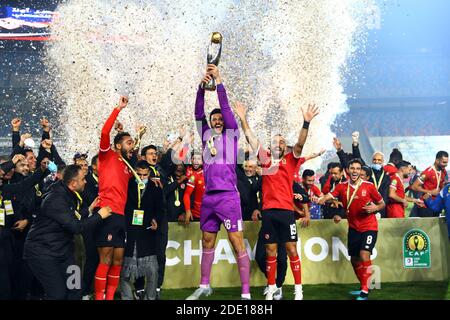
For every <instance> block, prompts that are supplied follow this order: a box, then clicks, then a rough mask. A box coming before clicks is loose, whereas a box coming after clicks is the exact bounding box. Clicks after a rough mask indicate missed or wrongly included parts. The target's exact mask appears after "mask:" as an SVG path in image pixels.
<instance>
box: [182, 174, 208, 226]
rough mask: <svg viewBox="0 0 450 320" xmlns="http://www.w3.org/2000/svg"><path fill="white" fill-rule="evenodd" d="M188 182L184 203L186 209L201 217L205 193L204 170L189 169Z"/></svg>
mask: <svg viewBox="0 0 450 320" xmlns="http://www.w3.org/2000/svg"><path fill="white" fill-rule="evenodd" d="M187 177H188V183H187V184H186V190H185V191H184V196H183V203H184V208H185V210H186V211H188V210H191V212H192V215H193V216H194V218H200V207H201V205H202V199H203V194H204V193H205V178H204V176H203V170H202V169H200V170H193V169H190V170H188V171H187ZM192 193H194V203H193V204H192V208H191V194H192Z"/></svg>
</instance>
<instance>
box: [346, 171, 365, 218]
mask: <svg viewBox="0 0 450 320" xmlns="http://www.w3.org/2000/svg"><path fill="white" fill-rule="evenodd" d="M361 184H362V179H361V178H359V182H358V184H357V185H356V188H355V191H354V192H353V194H352V197H351V198H350V180H349V181H348V185H347V212H348V211H349V208H350V205H351V204H352V202H353V200H354V199H355V196H356V193H357V192H358V190H359V187H360V186H361Z"/></svg>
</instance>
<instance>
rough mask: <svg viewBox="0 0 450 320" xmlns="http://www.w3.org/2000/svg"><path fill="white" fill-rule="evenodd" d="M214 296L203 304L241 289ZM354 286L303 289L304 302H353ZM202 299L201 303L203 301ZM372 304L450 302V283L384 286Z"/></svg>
mask: <svg viewBox="0 0 450 320" xmlns="http://www.w3.org/2000/svg"><path fill="white" fill-rule="evenodd" d="M195 289H196V288H191V289H163V290H162V295H161V299H163V300H184V299H186V298H187V297H188V296H189V295H190V294H191V293H192V292H193V291H194V290H195ZM213 289H214V293H213V294H212V295H211V296H209V297H206V298H203V299H204V300H238V299H240V288H213ZM263 289H264V288H263V287H253V288H251V293H252V299H253V300H263V299H264V296H263V295H262V292H263ZM357 289H358V288H357V286H356V285H355V284H320V285H304V287H303V294H304V299H305V300H351V299H353V297H351V296H350V295H348V292H349V291H352V290H357ZM283 296H284V298H283V299H285V300H293V299H294V287H293V286H284V287H283ZM203 299H202V300H203ZM370 300H450V288H449V283H448V282H399V283H385V284H381V289H379V290H373V291H371V292H370Z"/></svg>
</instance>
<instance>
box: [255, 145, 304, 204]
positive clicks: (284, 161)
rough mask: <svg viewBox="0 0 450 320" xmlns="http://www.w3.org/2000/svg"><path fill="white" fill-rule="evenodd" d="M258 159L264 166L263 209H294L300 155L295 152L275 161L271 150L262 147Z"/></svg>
mask: <svg viewBox="0 0 450 320" xmlns="http://www.w3.org/2000/svg"><path fill="white" fill-rule="evenodd" d="M258 159H259V160H260V162H261V167H262V176H263V180H262V198H263V199H262V201H263V210H269V209H283V210H291V211H293V210H294V202H293V201H292V199H294V191H293V189H292V186H293V184H294V173H295V170H296V169H297V167H298V163H299V161H300V157H299V158H296V157H295V156H294V153H293V152H290V153H288V154H285V155H284V156H283V158H281V159H280V160H279V161H276V162H274V163H273V160H272V158H271V156H270V152H268V151H267V150H265V149H263V148H261V147H260V149H259V151H258Z"/></svg>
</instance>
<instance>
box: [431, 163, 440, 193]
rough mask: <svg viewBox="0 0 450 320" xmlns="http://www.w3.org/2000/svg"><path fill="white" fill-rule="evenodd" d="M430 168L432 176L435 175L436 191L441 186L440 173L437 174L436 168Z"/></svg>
mask: <svg viewBox="0 0 450 320" xmlns="http://www.w3.org/2000/svg"><path fill="white" fill-rule="evenodd" d="M432 168H433V171H434V174H435V175H436V183H437V186H436V190H439V186H440V185H441V175H442V171H439V173H438V171H437V170H436V168H435V167H434V166H432Z"/></svg>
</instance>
